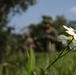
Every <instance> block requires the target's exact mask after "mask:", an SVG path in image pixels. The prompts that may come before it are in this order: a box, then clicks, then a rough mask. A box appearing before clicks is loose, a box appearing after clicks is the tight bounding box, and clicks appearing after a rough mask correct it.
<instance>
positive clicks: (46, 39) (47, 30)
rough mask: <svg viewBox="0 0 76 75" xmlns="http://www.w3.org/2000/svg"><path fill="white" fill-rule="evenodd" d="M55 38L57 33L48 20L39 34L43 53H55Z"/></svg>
mask: <svg viewBox="0 0 76 75" xmlns="http://www.w3.org/2000/svg"><path fill="white" fill-rule="evenodd" d="M57 36H58V32H57V30H56V29H55V28H54V27H53V25H52V23H51V22H50V21H49V20H46V21H44V27H43V30H42V32H41V34H40V39H41V43H42V45H43V48H44V51H49V52H51V51H56V42H57Z"/></svg>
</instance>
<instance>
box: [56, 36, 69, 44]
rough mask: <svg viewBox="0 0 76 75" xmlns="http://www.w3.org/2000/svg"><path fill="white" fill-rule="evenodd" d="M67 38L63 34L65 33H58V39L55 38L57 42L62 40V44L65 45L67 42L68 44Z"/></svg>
mask: <svg viewBox="0 0 76 75" xmlns="http://www.w3.org/2000/svg"><path fill="white" fill-rule="evenodd" d="M67 39H68V37H67V36H65V35H60V36H58V39H57V40H58V41H59V42H62V44H64V45H67V44H68V42H67Z"/></svg>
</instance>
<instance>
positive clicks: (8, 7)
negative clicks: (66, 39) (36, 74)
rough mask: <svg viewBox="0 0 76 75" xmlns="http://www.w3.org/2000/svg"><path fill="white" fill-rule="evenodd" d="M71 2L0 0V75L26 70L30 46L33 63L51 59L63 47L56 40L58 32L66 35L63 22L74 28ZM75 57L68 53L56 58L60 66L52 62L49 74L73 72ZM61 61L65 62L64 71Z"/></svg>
mask: <svg viewBox="0 0 76 75" xmlns="http://www.w3.org/2000/svg"><path fill="white" fill-rule="evenodd" d="M75 3H76V1H75V0H73V1H71V0H70V1H69V0H58V1H55V0H1V1H0V75H9V74H10V75H16V74H18V75H21V74H20V73H22V70H24V69H26V62H27V52H29V51H30V46H31V47H32V48H33V50H34V52H36V58H37V66H40V65H41V64H40V63H43V60H45V58H44V57H46V61H47V58H49V57H50V61H52V60H53V58H54V56H55V54H56V53H57V52H58V51H61V50H62V49H63V48H64V47H65V46H64V45H62V44H61V43H60V42H58V41H57V37H58V35H60V34H65V35H67V34H66V33H65V29H64V28H63V25H66V26H71V27H73V28H75V29H76V4H75ZM48 53H50V54H48ZM52 53H54V54H52ZM75 56H76V53H75V52H72V53H70V54H68V55H67V57H66V59H64V58H63V60H60V62H59V63H60V65H58V66H57V65H54V67H53V69H54V70H55V72H52V74H53V75H58V74H61V75H63V74H64V75H73V73H74V72H75V70H76V69H75V67H76V64H75V62H76V61H75V60H74V59H75ZM41 60H42V61H41ZM39 61H40V62H39ZM64 63H65V65H67V64H68V66H67V67H66V70H65V67H64V66H63V64H64ZM57 64H58V63H57ZM44 65H45V64H43V65H41V66H43V67H44ZM24 66H25V67H24ZM58 69H59V70H58ZM37 70H38V69H37V68H36V71H37ZM60 71H61V73H59V72H60Z"/></svg>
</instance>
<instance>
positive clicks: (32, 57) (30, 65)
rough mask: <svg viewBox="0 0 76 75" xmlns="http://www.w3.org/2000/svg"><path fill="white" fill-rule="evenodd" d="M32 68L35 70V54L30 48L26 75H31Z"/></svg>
mask: <svg viewBox="0 0 76 75" xmlns="http://www.w3.org/2000/svg"><path fill="white" fill-rule="evenodd" d="M34 68H35V54H34V52H33V49H32V48H31V47H30V54H29V58H28V63H27V72H28V75H30V74H31V72H32V71H33V70H34Z"/></svg>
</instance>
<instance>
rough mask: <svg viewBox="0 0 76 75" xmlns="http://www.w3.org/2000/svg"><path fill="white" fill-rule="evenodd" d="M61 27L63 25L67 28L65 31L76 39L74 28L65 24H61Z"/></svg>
mask: <svg viewBox="0 0 76 75" xmlns="http://www.w3.org/2000/svg"><path fill="white" fill-rule="evenodd" d="M63 27H64V28H65V29H67V31H66V32H67V33H68V34H69V35H71V36H73V37H74V39H75V40H76V30H74V29H73V28H71V27H67V26H65V25H63Z"/></svg>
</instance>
